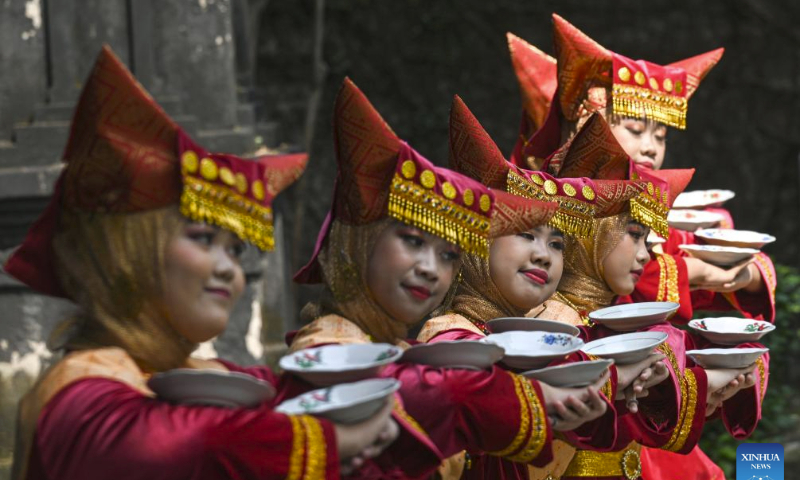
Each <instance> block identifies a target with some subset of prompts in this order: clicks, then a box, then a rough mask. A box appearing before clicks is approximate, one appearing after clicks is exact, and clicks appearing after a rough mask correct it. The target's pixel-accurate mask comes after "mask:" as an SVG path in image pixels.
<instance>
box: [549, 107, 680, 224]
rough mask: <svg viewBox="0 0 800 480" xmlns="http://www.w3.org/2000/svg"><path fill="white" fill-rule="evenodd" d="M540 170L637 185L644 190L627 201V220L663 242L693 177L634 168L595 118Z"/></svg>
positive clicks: (612, 135) (669, 171) (600, 118)
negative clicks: (679, 198) (675, 205)
mask: <svg viewBox="0 0 800 480" xmlns="http://www.w3.org/2000/svg"><path fill="white" fill-rule="evenodd" d="M543 169H546V170H547V171H548V172H550V173H552V174H555V175H558V176H562V177H563V176H568V177H574V176H587V177H590V178H596V179H620V178H627V179H629V180H634V181H638V182H640V183H641V184H642V185H643V187H644V190H642V191H641V193H640V194H639V195H637V196H635V197H634V198H631V200H630V211H631V216H632V217H633V218H634V219H636V220H637V221H639V222H641V223H642V224H644V225H646V226H648V227H650V228H652V229H653V230H654V231H656V233H658V234H659V235H661V236H663V237H665V238H666V237H667V236H668V235H669V233H668V232H669V225H668V223H667V214H668V213H669V209H670V208H672V204H673V203H674V202H675V198H676V197H677V196H678V194H679V193H680V192H682V191H683V189H684V188H685V187H686V185H688V183H689V180H691V178H692V175H693V174H694V169H677V170H660V171H657V172H655V171H651V170H645V169H640V168H638V167H637V166H636V164H635V163H634V162H633V161H632V160H631V159H630V157H629V156H628V154H627V153H625V150H623V149H622V147H621V146H620V144H619V142H617V139H616V138H615V137H614V134H613V133H612V132H611V129H610V128H609V126H608V123H607V122H606V121H605V119H604V118H603V117H602V116H600V115H597V114H594V115H592V116H591V117H590V118H589V120H588V121H587V122H586V123H585V124H584V125H583V127H582V128H581V129H580V131H578V133H577V134H576V135H575V137H573V138H572V139H571V140H570V141H569V142H567V143H566V144H564V146H563V147H561V148H560V149H559V150H557V151H556V152H555V153H553V154H552V155H551V156H550V157H548V158H547V159H546V160H545V161H544V165H543Z"/></svg>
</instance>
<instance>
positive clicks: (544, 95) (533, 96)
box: [506, 33, 558, 140]
mask: <svg viewBox="0 0 800 480" xmlns="http://www.w3.org/2000/svg"><path fill="white" fill-rule="evenodd" d="M506 38H507V39H508V51H509V53H510V54H511V63H512V64H513V66H514V73H515V74H516V75H517V82H519V91H520V94H521V95H522V108H523V109H524V110H525V112H524V116H523V126H522V127H521V129H520V135H522V136H523V140H527V139H528V138H529V137H530V136H531V135H533V134H534V132H536V130H538V129H539V128H540V127H541V126H542V124H544V120H545V118H546V117H547V112H548V110H550V103H552V101H553V95H555V93H556V87H557V86H558V81H557V78H558V77H557V76H556V59H555V58H553V57H551V56H550V55H548V54H546V53H544V52H543V51H541V50H539V49H538V48H536V47H534V46H533V45H531V44H530V43H528V42H526V41H525V40H523V39H521V38H519V37H518V36H516V35H514V34H513V33H506Z"/></svg>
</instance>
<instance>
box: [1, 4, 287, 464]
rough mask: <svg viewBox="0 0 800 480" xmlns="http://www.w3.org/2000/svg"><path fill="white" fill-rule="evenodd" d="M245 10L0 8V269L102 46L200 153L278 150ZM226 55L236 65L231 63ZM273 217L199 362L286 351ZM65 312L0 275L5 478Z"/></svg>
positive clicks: (258, 359) (52, 166)
mask: <svg viewBox="0 0 800 480" xmlns="http://www.w3.org/2000/svg"><path fill="white" fill-rule="evenodd" d="M251 3H257V2H249V1H248V0H191V1H189V0H5V1H3V2H0V72H2V73H0V264H2V263H4V261H5V259H6V258H7V257H8V255H10V253H11V252H12V251H13V249H14V248H15V247H16V245H18V244H19V243H20V242H21V241H22V238H23V237H24V235H25V232H26V231H27V229H28V227H29V226H30V224H31V223H32V222H33V220H34V219H35V218H37V217H38V215H39V214H40V213H41V211H42V209H43V208H44V206H45V205H46V204H47V202H48V201H49V197H50V195H51V194H52V188H53V183H54V181H55V179H56V177H57V176H58V174H59V173H60V171H61V163H60V155H61V152H62V150H63V148H64V146H65V142H66V138H67V135H68V132H69V124H70V123H69V122H70V119H71V116H72V110H73V108H74V105H75V102H76V101H77V97H78V95H79V93H80V91H81V88H82V84H83V81H84V79H85V77H86V75H87V74H88V72H89V69H90V68H91V66H92V64H93V62H94V59H95V57H96V55H97V53H98V52H99V49H100V47H101V46H102V45H103V44H104V43H105V44H109V45H110V46H111V47H112V48H113V49H114V51H115V52H116V53H117V55H118V56H119V57H120V58H121V59H122V61H123V62H125V63H126V64H127V65H128V66H129V68H130V69H131V70H132V71H133V73H134V74H135V75H136V76H137V79H138V80H139V81H140V82H141V83H142V84H143V85H144V86H145V88H147V89H148V90H149V91H150V92H151V94H152V95H153V96H154V97H155V99H156V100H157V101H158V103H159V104H161V105H162V106H163V107H164V109H165V110H166V111H167V112H168V113H169V114H170V115H171V116H172V117H173V119H175V121H176V122H178V123H179V124H180V125H181V126H182V127H183V128H184V129H186V130H187V131H188V132H189V133H190V134H191V135H192V136H193V137H194V138H195V139H196V140H197V141H198V143H200V144H201V145H203V146H204V147H206V148H207V149H209V150H211V151H225V152H231V153H236V154H240V155H246V154H251V153H253V152H254V151H256V150H258V149H259V148H261V147H275V146H277V144H278V141H277V140H278V139H277V133H278V128H277V127H278V125H277V124H276V123H275V122H274V121H271V119H270V117H269V112H261V114H260V115H258V116H257V115H256V106H255V104H254V103H253V102H252V98H253V93H252V83H253V82H252V73H249V78H248V70H250V71H251V70H252V63H253V62H254V59H253V58H252V55H251V52H252V51H253V46H252V45H251V43H252V38H253V35H256V34H257V32H258V29H257V28H254V24H253V22H252V21H251V19H250V16H249V13H250V7H251ZM234 12H236V14H234ZM246 27H249V29H248V28H246ZM237 54H238V55H243V56H244V55H247V56H248V58H247V60H248V61H237V58H236V56H237ZM248 62H249V63H248ZM274 210H275V217H276V220H275V222H276V224H275V235H276V237H277V238H278V242H277V244H278V248H277V249H276V251H275V252H273V253H270V254H266V255H262V254H259V253H257V252H256V250H255V249H251V250H249V251H248V253H247V255H246V258H245V259H244V261H243V266H244V268H245V271H246V275H247V280H248V284H247V290H246V292H245V295H244V298H243V299H242V301H241V302H240V304H239V305H238V306H237V308H236V310H235V311H234V313H233V315H232V318H231V321H230V324H229V328H228V330H227V331H226V332H225V333H224V334H223V335H221V336H220V337H219V338H216V339H214V340H213V341H211V342H208V343H207V344H204V345H202V346H201V347H200V349H199V354H200V355H205V356H209V357H212V356H221V357H224V358H228V359H231V360H233V361H235V362H238V363H240V364H244V365H251V364H256V363H264V362H274V361H275V360H276V359H277V358H278V357H279V356H280V354H281V353H282V352H283V351H284V349H285V346H284V344H283V332H284V330H285V328H286V327H287V325H288V324H289V322H290V319H292V318H293V317H294V311H293V308H294V303H293V302H292V301H291V296H290V292H288V291H287V288H286V285H288V282H287V276H288V268H289V267H288V265H287V264H286V262H285V260H284V258H285V257H286V254H285V253H284V251H283V248H285V247H284V245H285V244H286V242H285V241H283V240H282V236H283V232H284V227H283V220H282V218H283V216H284V211H283V207H281V204H278V205H276V206H275V209H274ZM74 309H75V307H74V306H73V305H72V304H70V303H69V302H67V301H63V300H57V299H53V298H48V297H44V296H41V295H37V294H35V293H34V292H32V291H30V290H29V289H27V288H25V287H24V286H22V285H21V284H19V283H18V282H16V281H15V280H13V279H11V278H9V277H8V275H6V274H5V273H4V272H3V271H2V269H0V312H2V313H0V480H5V479H6V478H8V475H9V469H10V465H11V454H12V447H13V434H14V418H15V410H16V403H17V401H18V400H19V398H20V397H21V395H22V394H23V393H24V392H25V391H26V390H27V389H28V388H29V387H30V386H31V384H32V383H33V381H34V379H35V378H36V376H37V375H38V374H39V372H41V371H42V369H44V368H46V367H47V366H48V365H49V364H50V363H51V362H53V361H54V360H56V357H54V356H53V354H52V353H51V352H50V351H49V350H48V349H47V348H46V341H47V338H48V336H49V333H50V331H51V330H52V329H53V327H54V326H55V325H56V324H58V323H59V322H60V321H62V320H64V319H65V318H67V317H68V316H69V315H70V314H71V312H73V311H74ZM265 325H266V326H265ZM267 326H268V327H269V328H267Z"/></svg>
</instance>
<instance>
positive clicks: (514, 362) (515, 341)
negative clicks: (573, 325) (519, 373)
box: [482, 332, 583, 370]
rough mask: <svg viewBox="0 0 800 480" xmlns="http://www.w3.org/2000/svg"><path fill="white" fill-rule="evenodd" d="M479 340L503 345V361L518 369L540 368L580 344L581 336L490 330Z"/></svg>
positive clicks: (581, 342) (578, 348) (573, 350)
mask: <svg viewBox="0 0 800 480" xmlns="http://www.w3.org/2000/svg"><path fill="white" fill-rule="evenodd" d="M482 341H484V342H486V343H493V344H495V345H499V346H501V347H503V349H505V352H506V353H505V355H503V363H504V364H506V365H508V366H509V367H511V368H514V369H518V370H531V369H534V368H542V367H544V366H546V365H547V364H548V363H550V362H551V361H553V360H556V359H558V358H566V356H567V355H569V354H570V353H573V352H577V351H578V350H580V349H581V347H582V346H583V340H581V339H580V338H578V337H573V336H572V335H568V334H566V333H550V332H504V333H493V334H491V335H488V336H487V337H486V338H484V339H483V340H482Z"/></svg>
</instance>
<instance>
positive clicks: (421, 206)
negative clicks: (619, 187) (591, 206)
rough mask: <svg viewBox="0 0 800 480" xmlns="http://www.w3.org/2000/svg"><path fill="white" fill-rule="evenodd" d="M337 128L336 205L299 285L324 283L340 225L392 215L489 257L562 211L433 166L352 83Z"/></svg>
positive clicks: (341, 99)
mask: <svg viewBox="0 0 800 480" xmlns="http://www.w3.org/2000/svg"><path fill="white" fill-rule="evenodd" d="M333 128H334V142H335V147H336V160H337V162H338V167H339V168H338V174H337V176H336V184H335V186H334V199H333V206H332V208H331V212H330V213H329V214H328V218H327V219H326V221H325V224H324V225H323V227H322V231H321V232H320V236H319V237H318V240H317V247H316V250H315V252H314V255H313V257H312V259H311V261H310V262H309V263H308V265H306V266H305V267H303V269H301V270H300V271H299V272H298V273H297V275H295V280H296V281H298V282H300V283H318V282H320V281H321V280H322V279H321V275H320V269H319V263H318V261H317V257H318V255H319V252H320V251H321V249H322V247H323V245H324V243H325V240H326V238H327V235H328V232H329V230H330V227H331V222H332V221H333V220H334V219H336V220H338V221H340V222H344V223H345V224H349V225H364V224H367V223H371V222H374V221H377V220H380V219H382V218H385V217H391V218H394V219H397V220H400V221H402V222H404V223H407V224H409V225H413V226H415V227H418V228H420V229H422V230H425V231H427V232H429V233H432V234H434V235H437V236H439V237H441V238H443V239H445V240H447V241H448V242H451V243H454V244H456V245H459V246H460V247H461V248H462V249H464V250H465V251H466V252H469V253H474V254H478V255H480V256H487V255H488V246H489V240H490V239H491V238H494V237H497V236H502V235H508V234H510V233H512V232H522V231H525V230H528V229H530V228H533V227H534V226H536V225H541V224H544V223H546V222H547V221H548V220H549V219H550V217H552V215H553V214H554V213H555V211H556V209H557V208H558V205H557V204H555V203H552V202H542V201H535V200H529V199H523V198H518V197H515V196H513V195H509V194H507V193H505V192H504V191H496V190H490V189H489V188H487V187H486V186H484V185H482V184H481V183H479V182H477V181H475V180H473V179H471V178H469V177H466V176H464V175H461V174H459V173H456V172H454V171H452V170H449V169H446V168H441V167H437V166H435V165H434V164H433V163H431V162H430V161H429V160H427V159H426V158H424V157H423V156H422V155H420V154H419V153H418V152H416V151H415V150H414V149H413V148H411V147H410V146H409V145H408V144H407V143H405V142H403V141H402V140H400V139H399V138H398V137H397V135H396V134H395V133H394V132H393V131H392V129H391V128H390V127H389V126H388V125H387V124H386V122H385V121H384V120H383V118H382V117H381V116H380V114H379V113H378V112H377V110H375V107H373V106H372V104H371V103H370V102H369V100H368V99H367V97H366V96H365V95H364V94H363V93H362V92H361V90H359V89H358V87H356V85H355V84H354V83H353V82H352V81H351V80H350V79H345V81H344V84H343V85H342V89H341V91H340V92H339V95H338V96H337V98H336V105H335V107H334V125H333Z"/></svg>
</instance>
